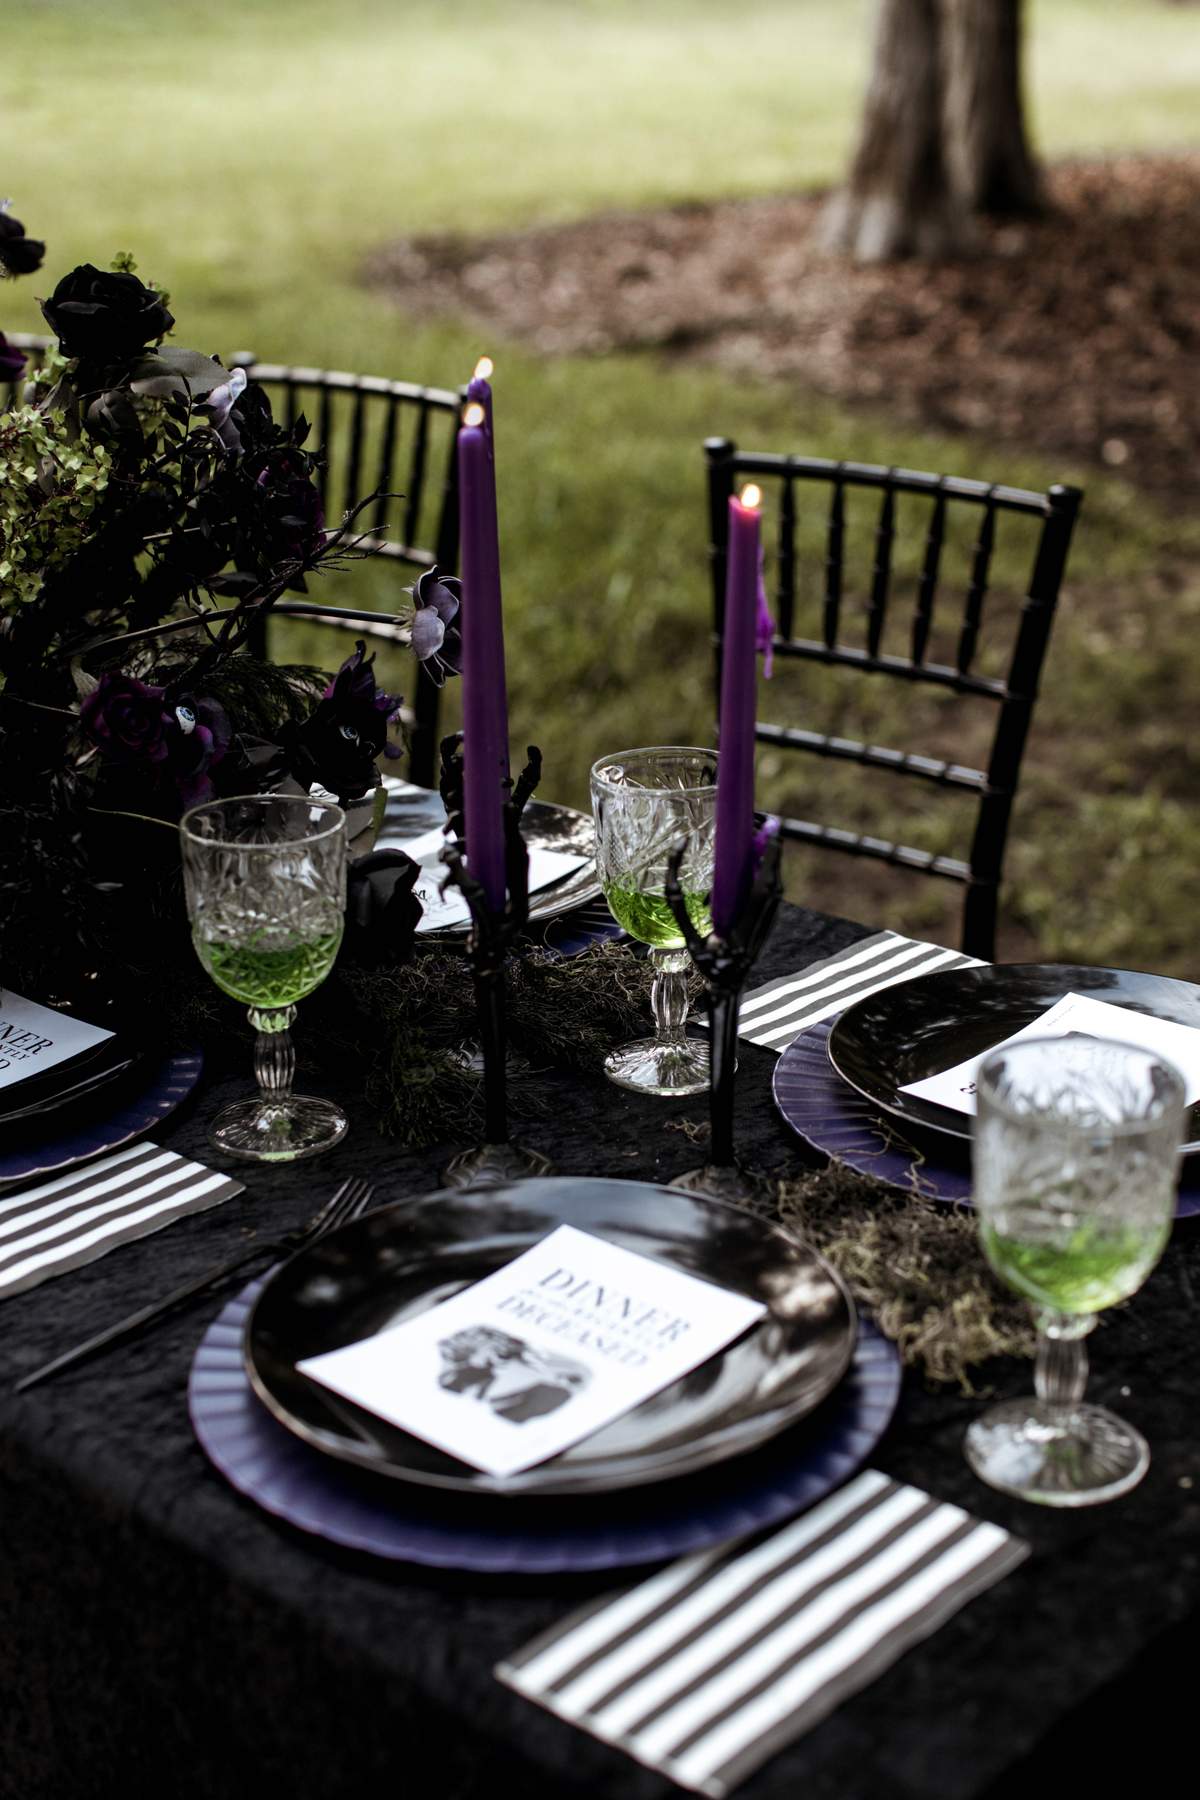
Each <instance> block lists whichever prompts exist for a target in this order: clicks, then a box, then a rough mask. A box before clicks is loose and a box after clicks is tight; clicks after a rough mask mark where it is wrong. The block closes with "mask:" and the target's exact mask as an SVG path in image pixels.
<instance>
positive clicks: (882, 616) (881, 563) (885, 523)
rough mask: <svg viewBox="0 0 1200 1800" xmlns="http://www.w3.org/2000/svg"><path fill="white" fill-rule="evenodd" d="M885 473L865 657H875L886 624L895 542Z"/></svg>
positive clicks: (893, 497)
mask: <svg viewBox="0 0 1200 1800" xmlns="http://www.w3.org/2000/svg"><path fill="white" fill-rule="evenodd" d="M891 473H892V472H891V470H890V469H889V470H888V479H887V484H886V486H885V487H884V490H883V503H882V505H881V506H880V508H879V522H878V524H877V525H876V527H875V565H874V568H873V569H872V571H871V605H870V610H869V612H868V614H867V655H868V656H878V655H879V648H880V645H881V643H882V641H883V627H884V624H885V622H886V620H887V605H888V589H889V587H890V585H891V580H892V545H893V543H894V542H895V538H896V493H895V489H894V488H893V487H892V484H891Z"/></svg>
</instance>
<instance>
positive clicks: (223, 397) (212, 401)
mask: <svg viewBox="0 0 1200 1800" xmlns="http://www.w3.org/2000/svg"><path fill="white" fill-rule="evenodd" d="M246 383H247V375H246V371H245V369H234V370H232V371H231V373H230V376H229V380H228V381H223V382H222V383H221V385H220V387H215V388H211V389H210V390H209V392H208V393H207V394H205V395H204V396H203V397H202V398H201V399H199V400H197V402H196V411H197V412H203V413H207V415H208V422H209V424H210V425H211V426H212V428H213V430H214V431H215V432H216V434H217V436H218V437H219V438H220V440H221V442H222V443H223V444H224V446H225V448H226V449H227V450H240V449H241V448H242V435H241V432H240V431H239V430H238V424H237V419H236V418H235V417H234V407H235V406H236V405H237V403H238V401H239V400H240V399H241V397H242V395H243V394H244V393H245V391H246Z"/></svg>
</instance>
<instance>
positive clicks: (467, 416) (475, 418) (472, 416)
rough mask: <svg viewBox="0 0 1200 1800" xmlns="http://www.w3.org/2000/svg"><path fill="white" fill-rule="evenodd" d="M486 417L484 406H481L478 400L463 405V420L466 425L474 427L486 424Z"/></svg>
mask: <svg viewBox="0 0 1200 1800" xmlns="http://www.w3.org/2000/svg"><path fill="white" fill-rule="evenodd" d="M486 419H487V414H486V413H485V412H484V410H483V408H482V406H480V404H479V402H478V400H472V401H471V403H470V405H469V406H464V407H463V416H462V422H463V424H464V425H469V426H470V427H471V428H472V429H474V428H475V427H476V426H479V425H482V424H484V422H485V421H486Z"/></svg>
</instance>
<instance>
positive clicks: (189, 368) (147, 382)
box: [129, 344, 229, 400]
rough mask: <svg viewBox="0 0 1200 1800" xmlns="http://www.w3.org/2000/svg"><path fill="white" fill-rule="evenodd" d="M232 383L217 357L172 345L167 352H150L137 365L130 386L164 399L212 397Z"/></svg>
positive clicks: (165, 350)
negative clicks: (206, 395) (215, 391)
mask: <svg viewBox="0 0 1200 1800" xmlns="http://www.w3.org/2000/svg"><path fill="white" fill-rule="evenodd" d="M228 380H229V371H228V370H227V369H223V368H222V367H221V365H220V363H219V362H218V361H217V359H216V357H215V356H202V355H201V354H200V352H199V350H182V349H176V348H175V347H174V346H173V345H170V344H168V345H167V347H166V348H165V349H163V350H152V351H148V352H147V354H146V355H145V356H143V357H141V358H140V359H139V360H138V361H137V362H136V363H134V365H133V369H132V371H131V373H130V381H129V385H130V387H131V388H132V389H133V391H134V393H135V394H146V395H148V396H149V397H150V398H151V399H154V400H162V399H166V398H167V397H168V396H169V395H171V394H187V393H190V394H192V395H193V397H195V396H198V395H203V394H211V393H212V390H213V389H214V388H215V387H220V385H221V383H222V382H223V381H228Z"/></svg>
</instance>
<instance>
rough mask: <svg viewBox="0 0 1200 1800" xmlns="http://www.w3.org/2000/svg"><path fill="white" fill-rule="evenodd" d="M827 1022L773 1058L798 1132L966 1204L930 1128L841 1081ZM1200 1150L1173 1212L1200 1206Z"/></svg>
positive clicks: (904, 1184) (964, 1191) (964, 1177)
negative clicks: (917, 1131)
mask: <svg viewBox="0 0 1200 1800" xmlns="http://www.w3.org/2000/svg"><path fill="white" fill-rule="evenodd" d="M829 1030H830V1022H829V1021H827V1022H825V1023H823V1024H821V1025H810V1026H809V1027H808V1030H807V1031H802V1032H801V1033H800V1035H799V1037H797V1038H793V1039H792V1042H791V1043H790V1044H789V1045H788V1047H787V1049H786V1050H785V1051H784V1053H783V1055H782V1056H781V1057H780V1058H779V1061H778V1062H777V1063H776V1065H775V1074H774V1076H773V1077H772V1083H771V1085H772V1089H773V1092H774V1095H775V1104H776V1106H777V1107H778V1108H779V1111H780V1112H781V1114H782V1115H783V1117H784V1119H785V1120H786V1121H787V1123H788V1124H789V1125H790V1126H791V1128H792V1130H793V1131H794V1132H795V1133H796V1135H797V1136H798V1137H802V1138H803V1139H804V1141H805V1143H806V1144H809V1145H811V1146H812V1148H813V1149H814V1150H818V1151H820V1152H821V1154H822V1155H823V1156H829V1157H836V1158H837V1160H838V1161H839V1162H843V1163H845V1164H846V1165H847V1166H848V1167H849V1168H851V1169H856V1170H857V1171H858V1173H859V1174H860V1175H871V1176H874V1178H875V1180H876V1181H883V1182H886V1183H887V1184H888V1185H889V1186H890V1187H896V1188H902V1189H903V1190H904V1192H905V1193H906V1194H920V1195H922V1196H923V1197H924V1198H925V1199H928V1200H942V1201H945V1203H946V1204H947V1205H952V1206H970V1205H971V1176H970V1171H969V1170H968V1169H966V1168H963V1167H961V1166H956V1165H955V1164H954V1163H953V1162H951V1161H949V1160H947V1161H946V1162H944V1163H943V1162H940V1161H938V1158H937V1149H936V1143H935V1135H934V1133H932V1132H929V1133H923V1134H922V1140H921V1148H920V1149H917V1148H915V1147H914V1146H913V1145H912V1144H910V1143H909V1142H908V1141H907V1140H906V1138H905V1136H904V1126H903V1124H902V1122H901V1121H900V1120H899V1119H893V1120H888V1119H884V1118H882V1117H881V1116H880V1112H879V1109H878V1107H876V1106H875V1105H873V1104H872V1102H871V1101H870V1100H868V1099H867V1097H866V1095H865V1094H860V1093H859V1091H858V1089H857V1088H853V1087H851V1086H850V1083H849V1082H848V1081H844V1080H843V1079H842V1077H841V1076H840V1075H839V1074H838V1072H837V1070H836V1069H835V1068H834V1066H833V1064H832V1063H831V1062H830V1060H829ZM1197 1164H1200V1157H1188V1158H1187V1159H1186V1161H1185V1162H1184V1165H1183V1175H1182V1178H1181V1181H1180V1187H1179V1194H1178V1198H1177V1199H1176V1202H1175V1217H1176V1218H1177V1219H1190V1218H1193V1217H1194V1216H1195V1215H1196V1214H1197V1213H1200V1168H1198V1167H1197V1166H1196V1165H1197Z"/></svg>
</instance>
